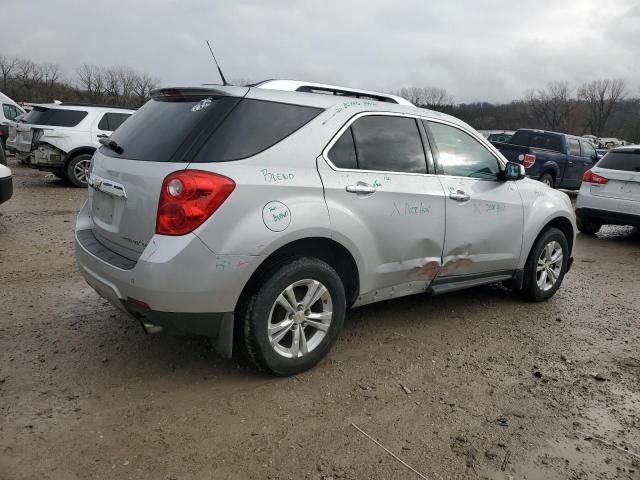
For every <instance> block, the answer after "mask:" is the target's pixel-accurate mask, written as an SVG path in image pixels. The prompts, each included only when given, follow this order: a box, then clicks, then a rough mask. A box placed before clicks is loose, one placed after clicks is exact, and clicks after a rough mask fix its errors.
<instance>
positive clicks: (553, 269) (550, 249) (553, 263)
mask: <svg viewBox="0 0 640 480" xmlns="http://www.w3.org/2000/svg"><path fill="white" fill-rule="evenodd" d="M562 257H563V256H562V246H561V245H560V244H559V243H558V242H557V241H555V240H553V241H551V242H549V243H547V244H546V245H545V247H544V249H543V250H542V253H541V254H540V256H539V257H538V268H537V269H536V282H537V283H538V287H539V288H540V290H542V291H543V292H546V291H548V290H551V289H552V288H553V286H554V285H555V284H556V282H557V281H558V278H560V272H561V271H562Z"/></svg>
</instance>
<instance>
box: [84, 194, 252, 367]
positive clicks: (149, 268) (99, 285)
mask: <svg viewBox="0 0 640 480" xmlns="http://www.w3.org/2000/svg"><path fill="white" fill-rule="evenodd" d="M90 227H91V225H90V220H89V218H88V215H87V205H86V204H85V206H84V207H83V208H82V210H81V211H80V214H79V215H78V221H77V225H76V232H75V235H74V240H75V249H76V259H77V261H78V266H79V269H80V272H81V273H82V275H83V276H84V278H85V280H86V281H87V283H88V284H89V285H90V286H91V287H93V289H94V290H96V291H97V292H98V293H99V294H100V295H101V296H102V297H104V298H105V299H107V300H108V301H109V302H110V303H112V304H113V305H114V306H116V307H117V308H119V309H120V310H122V311H124V312H126V313H128V314H130V315H132V316H134V317H136V318H138V319H146V320H147V321H148V322H149V323H152V324H154V325H159V326H162V327H165V328H167V329H169V330H176V331H181V332H190V333H195V334H200V335H207V336H210V337H212V338H214V345H216V347H217V349H218V351H220V353H221V354H223V355H228V354H230V351H231V344H230V343H229V342H231V338H232V333H233V312H234V310H235V308H236V304H237V302H238V299H239V298H240V295H241V294H242V290H243V288H244V286H245V285H246V284H247V282H248V281H249V278H250V277H251V275H252V274H253V272H254V271H255V270H256V269H257V268H258V266H259V265H260V263H261V262H262V259H263V257H259V256H245V255H217V254H214V253H213V252H211V250H209V249H208V248H207V246H206V245H205V244H204V243H203V242H202V241H201V240H200V239H199V238H198V237H197V236H195V235H193V234H188V235H184V236H181V237H169V236H163V235H156V236H154V237H152V239H151V240H150V241H149V244H148V245H147V247H146V248H145V250H144V251H143V252H142V254H141V255H140V258H139V259H138V260H137V261H132V260H128V259H125V258H124V257H121V256H120V255H118V254H117V253H116V252H113V251H111V250H108V249H106V248H105V247H104V245H102V244H100V243H99V242H98V241H97V240H96V239H95V237H93V235H88V234H86V231H87V230H89V229H90ZM92 237H93V240H92ZM116 257H121V258H120V259H118V258H116ZM216 340H217V341H216ZM218 343H219V344H218Z"/></svg>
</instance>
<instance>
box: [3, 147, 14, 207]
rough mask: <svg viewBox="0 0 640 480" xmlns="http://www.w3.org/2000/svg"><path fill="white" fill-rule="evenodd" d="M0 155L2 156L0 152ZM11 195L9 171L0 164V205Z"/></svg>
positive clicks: (11, 183) (11, 187)
mask: <svg viewBox="0 0 640 480" xmlns="http://www.w3.org/2000/svg"><path fill="white" fill-rule="evenodd" d="M1 148H2V147H0V149H1ZM0 155H2V153H1V152H0ZM12 195H13V180H12V178H11V170H10V169H9V167H7V166H6V165H2V164H0V205H1V204H3V203H4V202H6V201H7V200H9V199H10V198H11V196H12Z"/></svg>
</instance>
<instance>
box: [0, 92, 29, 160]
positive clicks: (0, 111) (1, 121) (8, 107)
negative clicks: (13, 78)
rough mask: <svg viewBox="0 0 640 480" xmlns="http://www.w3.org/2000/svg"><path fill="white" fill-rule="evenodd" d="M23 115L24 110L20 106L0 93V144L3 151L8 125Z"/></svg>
mask: <svg viewBox="0 0 640 480" xmlns="http://www.w3.org/2000/svg"><path fill="white" fill-rule="evenodd" d="M23 113H24V109H23V108H22V107H21V106H20V105H18V104H17V103H16V102H14V101H13V100H11V99H10V98H9V97H7V96H6V95H5V94H4V93H2V92H0V142H1V143H2V147H3V148H4V149H5V150H6V149H7V138H8V137H9V123H10V122H13V121H14V120H15V119H16V117H17V116H18V115H22V114H23Z"/></svg>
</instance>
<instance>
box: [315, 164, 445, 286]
mask: <svg viewBox="0 0 640 480" xmlns="http://www.w3.org/2000/svg"><path fill="white" fill-rule="evenodd" d="M318 170H319V172H320V176H321V178H322V183H323V185H324V190H325V198H326V202H327V206H328V208H329V217H330V219H331V224H332V228H333V229H334V230H335V231H337V232H342V233H343V234H344V235H345V236H347V237H348V239H349V241H350V242H351V244H352V245H353V246H354V247H355V248H357V249H358V250H359V251H360V255H361V259H362V262H363V264H364V271H361V272H360V276H361V286H360V289H361V294H366V293H368V292H370V291H373V290H376V289H380V288H384V287H391V286H394V285H402V284H407V283H409V282H419V283H420V284H421V285H420V286H418V285H416V289H415V291H407V292H405V293H407V294H408V293H416V292H417V291H420V290H423V289H424V288H426V286H428V283H430V281H431V279H432V278H433V276H434V275H435V272H436V268H435V266H436V265H440V262H441V260H442V248H443V243H444V211H445V210H444V209H445V207H444V192H443V190H442V185H441V183H440V181H439V180H438V177H437V176H435V175H410V174H400V173H391V172H387V173H382V172H367V171H357V170H352V171H346V170H345V171H340V170H334V169H332V168H331V167H330V166H329V164H328V163H327V161H326V160H325V159H324V158H323V157H320V158H318ZM401 295H402V293H397V294H396V295H394V296H401Z"/></svg>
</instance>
